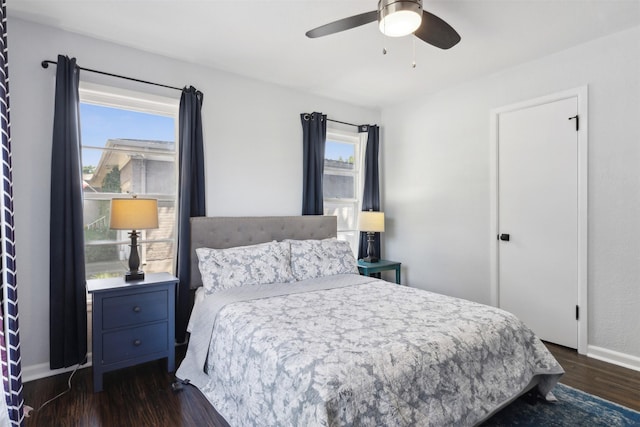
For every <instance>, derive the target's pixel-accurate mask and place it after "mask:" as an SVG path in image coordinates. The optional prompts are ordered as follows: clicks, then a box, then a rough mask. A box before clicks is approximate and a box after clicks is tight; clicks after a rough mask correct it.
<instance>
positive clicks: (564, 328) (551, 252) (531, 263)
mask: <svg viewBox="0 0 640 427" xmlns="http://www.w3.org/2000/svg"><path fill="white" fill-rule="evenodd" d="M577 115H578V99H577V97H570V98H566V99H562V100H557V101H552V102H547V103H544V104H541V105H535V106H529V107H525V108H521V109H518V110H514V111H509V112H504V113H501V114H499V116H498V131H497V132H498V135H497V152H498V163H497V182H498V191H497V193H498V236H496V237H497V238H498V289H499V293H498V298H499V306H500V307H501V308H503V309H505V310H507V311H510V312H512V313H514V314H515V315H516V316H518V317H519V318H520V319H521V320H523V321H524V322H525V323H526V324H527V325H528V326H529V327H530V328H531V329H533V331H534V332H535V333H536V335H537V336H538V337H540V338H541V339H543V340H545V341H550V342H553V343H557V344H561V345H564V346H567V347H571V348H577V344H578V322H577V319H576V307H577V305H578V256H579V250H578V132H577V129H576V125H577V123H576V121H577V120H578V118H577V117H576V116H577Z"/></svg>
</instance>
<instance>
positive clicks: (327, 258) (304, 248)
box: [285, 239, 358, 280]
mask: <svg viewBox="0 0 640 427" xmlns="http://www.w3.org/2000/svg"><path fill="white" fill-rule="evenodd" d="M285 242H289V243H290V244H291V271H292V273H293V275H294V276H295V278H296V280H305V279H312V278H315V277H322V276H331V275H334V274H351V273H354V274H358V265H357V263H356V259H355V257H354V256H353V252H352V251H351V245H349V242H345V241H343V240H337V239H324V240H285Z"/></svg>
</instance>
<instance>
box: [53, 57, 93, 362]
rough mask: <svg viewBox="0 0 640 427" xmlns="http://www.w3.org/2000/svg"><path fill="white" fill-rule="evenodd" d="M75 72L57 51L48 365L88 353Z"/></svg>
mask: <svg viewBox="0 0 640 427" xmlns="http://www.w3.org/2000/svg"><path fill="white" fill-rule="evenodd" d="M79 77H80V70H79V69H78V67H77V66H76V60H75V58H73V59H69V58H68V57H66V56H62V55H58V66H57V72H56V95H55V111H54V116H53V141H52V152H51V202H50V204H51V216H50V239H49V246H50V250H49V277H50V283H49V299H50V301H49V318H50V321H49V348H50V362H49V363H50V366H51V369H57V368H64V367H67V366H72V365H75V364H78V363H85V361H86V354H87V294H86V290H85V289H86V282H85V266H84V229H83V218H82V168H81V164H82V162H81V161H80V109H79V107H80V101H79V95H78V83H79Z"/></svg>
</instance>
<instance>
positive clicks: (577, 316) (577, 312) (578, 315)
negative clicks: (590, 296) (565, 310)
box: [576, 305, 580, 320]
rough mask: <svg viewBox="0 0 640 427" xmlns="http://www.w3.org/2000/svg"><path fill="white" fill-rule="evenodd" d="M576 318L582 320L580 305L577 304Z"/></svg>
mask: <svg viewBox="0 0 640 427" xmlns="http://www.w3.org/2000/svg"><path fill="white" fill-rule="evenodd" d="M576 320H580V307H579V306H577V305H576Z"/></svg>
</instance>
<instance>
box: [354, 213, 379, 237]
mask: <svg viewBox="0 0 640 427" xmlns="http://www.w3.org/2000/svg"><path fill="white" fill-rule="evenodd" d="M358 223H359V224H360V231H369V232H374V233H381V232H383V231H384V212H373V211H365V212H360V215H359V217H358Z"/></svg>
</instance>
